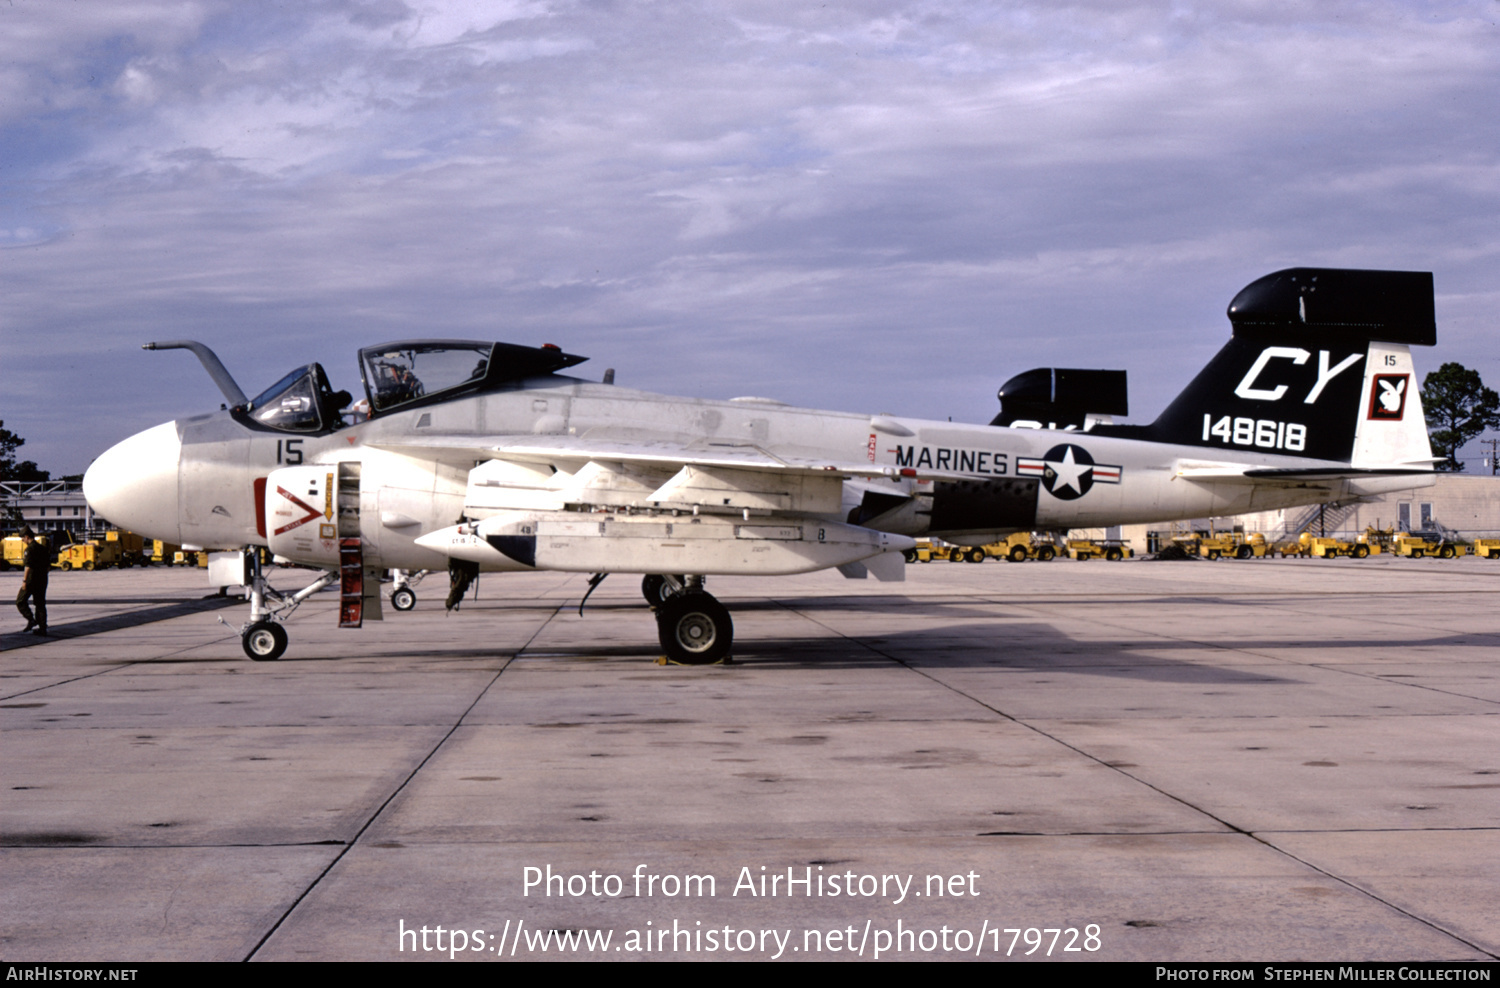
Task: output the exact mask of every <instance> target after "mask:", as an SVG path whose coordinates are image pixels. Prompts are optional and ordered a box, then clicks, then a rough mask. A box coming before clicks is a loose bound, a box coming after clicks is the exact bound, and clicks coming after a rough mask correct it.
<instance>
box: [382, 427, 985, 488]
mask: <svg viewBox="0 0 1500 988" xmlns="http://www.w3.org/2000/svg"><path fill="white" fill-rule="evenodd" d="M370 445H372V446H374V447H375V448H377V449H385V450H389V451H391V452H395V453H403V454H406V455H408V456H417V457H422V458H425V459H439V460H443V461H445V462H454V463H458V462H466V461H474V460H485V459H495V460H508V461H511V462H517V463H535V464H538V465H542V464H545V465H554V466H555V465H557V464H558V463H576V464H580V465H581V464H584V463H588V462H590V461H595V462H610V463H629V464H638V465H655V466H675V467H701V468H705V469H713V468H719V469H726V470H752V471H766V472H769V473H783V474H785V473H806V474H825V475H834V476H838V477H907V478H913V479H916V480H918V481H927V480H965V479H969V478H968V475H966V474H960V473H955V472H952V471H946V470H931V469H913V468H911V467H893V466H881V465H878V464H874V463H869V462H861V461H857V460H838V459H830V458H828V457H827V456H822V455H818V454H817V453H814V452H802V451H799V450H796V449H794V448H783V447H778V448H776V449H774V450H773V449H767V448H766V447H764V446H760V445H757V444H755V443H743V442H713V441H696V442H691V443H680V442H674V441H672V440H664V439H635V438H630V439H618V438H596V437H592V436H586V435H585V436H554V435H549V436H500V437H489V436H422V437H413V438H405V439H403V440H402V441H400V442H396V443H371V444H370Z"/></svg>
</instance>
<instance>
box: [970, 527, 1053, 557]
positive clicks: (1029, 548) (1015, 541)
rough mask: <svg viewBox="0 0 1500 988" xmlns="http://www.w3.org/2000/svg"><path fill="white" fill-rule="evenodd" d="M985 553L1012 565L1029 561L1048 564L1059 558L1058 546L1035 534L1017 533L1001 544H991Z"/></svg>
mask: <svg viewBox="0 0 1500 988" xmlns="http://www.w3.org/2000/svg"><path fill="white" fill-rule="evenodd" d="M984 551H985V553H986V554H987V555H991V556H995V557H996V558H999V559H1004V560H1006V561H1008V562H1012V563H1024V562H1025V561H1026V560H1028V559H1035V560H1036V561H1037V562H1039V563H1047V562H1051V561H1052V560H1054V559H1056V558H1057V546H1055V545H1053V544H1052V541H1051V540H1050V539H1047V538H1044V537H1042V536H1039V535H1037V534H1036V533H1035V532H1016V533H1014V534H1012V535H1011V536H1009V537H1008V538H1004V539H1001V540H1000V541H999V542H991V543H990V544H989V545H987V546H985V547H984Z"/></svg>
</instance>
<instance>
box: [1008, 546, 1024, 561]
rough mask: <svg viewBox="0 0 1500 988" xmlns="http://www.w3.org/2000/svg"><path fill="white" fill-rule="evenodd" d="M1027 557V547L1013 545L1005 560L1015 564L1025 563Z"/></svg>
mask: <svg viewBox="0 0 1500 988" xmlns="http://www.w3.org/2000/svg"><path fill="white" fill-rule="evenodd" d="M1026 555H1027V553H1026V547H1025V546H1024V545H1013V546H1011V547H1010V552H1008V553H1006V555H1005V558H1006V559H1009V560H1010V561H1011V562H1013V563H1024V562H1025V561H1026Z"/></svg>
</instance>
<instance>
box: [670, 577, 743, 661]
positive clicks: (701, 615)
mask: <svg viewBox="0 0 1500 988" xmlns="http://www.w3.org/2000/svg"><path fill="white" fill-rule="evenodd" d="M656 630H657V633H658V636H659V637H660V639H661V647H662V649H663V650H664V651H665V652H666V653H667V658H668V659H671V660H672V661H673V662H677V663H680V664H682V665H708V664H710V663H713V662H718V661H719V660H721V659H723V658H724V657H725V656H726V655H728V654H729V648H730V646H731V645H733V644H734V622H733V621H731V620H730V618H729V611H728V610H726V609H725V607H724V605H723V604H721V603H719V602H718V601H717V600H716V599H714V598H713V597H712V596H711V595H709V594H706V593H684V594H676V595H674V596H671V597H668V598H667V599H666V600H664V601H662V603H661V606H660V607H658V608H657V609H656Z"/></svg>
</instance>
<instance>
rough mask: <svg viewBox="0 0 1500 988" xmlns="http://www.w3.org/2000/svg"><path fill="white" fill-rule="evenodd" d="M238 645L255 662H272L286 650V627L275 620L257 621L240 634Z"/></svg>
mask: <svg viewBox="0 0 1500 988" xmlns="http://www.w3.org/2000/svg"><path fill="white" fill-rule="evenodd" d="M240 645H241V646H242V647H243V648H244V649H245V654H246V655H248V656H250V658H252V659H254V660H255V661H256V662H274V661H276V660H277V659H279V658H281V654H282V653H283V652H285V651H286V629H285V628H283V627H282V626H281V625H279V624H277V623H276V622H275V621H257V622H255V623H254V624H252V625H251V626H250V627H248V628H246V629H245V632H244V634H242V635H240Z"/></svg>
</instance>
